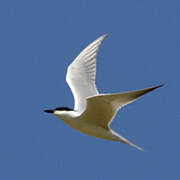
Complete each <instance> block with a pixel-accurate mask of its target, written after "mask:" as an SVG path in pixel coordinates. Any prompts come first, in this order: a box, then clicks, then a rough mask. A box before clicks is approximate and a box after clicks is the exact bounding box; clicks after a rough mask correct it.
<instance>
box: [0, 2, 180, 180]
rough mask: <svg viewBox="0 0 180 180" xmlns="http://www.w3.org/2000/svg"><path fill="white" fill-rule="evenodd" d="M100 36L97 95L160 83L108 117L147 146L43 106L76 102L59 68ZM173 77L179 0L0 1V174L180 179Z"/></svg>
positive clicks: (33, 178) (29, 179) (179, 57)
mask: <svg viewBox="0 0 180 180" xmlns="http://www.w3.org/2000/svg"><path fill="white" fill-rule="evenodd" d="M104 33H108V37H107V38H106V39H105V40H104V41H103V44H102V46H101V48H100V51H99V54H98V61H97V80H96V82H97V87H98V89H99V91H100V92H101V93H110V92H112V93H115V92H121V91H129V90H135V89H140V88H146V87H150V86H154V85H159V84H165V86H164V87H163V88H161V89H158V90H156V91H153V92H152V93H150V94H147V95H145V96H144V97H142V98H141V99H139V100H137V101H136V102H134V103H132V104H130V105H128V106H126V107H125V108H123V109H121V110H120V112H119V113H118V115H117V116H116V118H115V120H114V121H113V124H112V128H113V129H115V130H116V131H117V132H119V133H120V134H121V135H123V136H125V137H126V138H128V139H129V140H131V141H132V142H134V143H135V144H137V145H139V146H140V147H142V148H144V149H145V152H141V151H138V150H136V149H134V148H132V147H129V146H127V145H125V144H122V143H117V142H110V141H106V140H101V139H96V138H93V137H90V136H87V135H84V134H82V133H80V132H77V131H75V130H73V129H72V128H70V127H68V126H67V125H66V124H64V123H63V122H62V121H60V120H59V119H57V118H56V117H54V116H52V115H50V114H46V113H44V112H43V110H44V109H47V108H55V107H58V106H67V107H73V96H72V94H71V91H70V89H69V87H68V85H67V84H66V82H65V75H66V68H67V66H68V65H69V64H70V63H71V62H72V61H73V59H74V58H75V57H76V56H77V55H78V53H79V52H80V51H81V50H82V49H83V48H84V47H85V46H86V45H88V44H89V43H91V42H92V41H93V40H95V39H96V38H97V37H99V36H100V35H102V34H104ZM179 77H180V1H179V0H151V1H147V0H121V1H97V0H96V1H95V0H91V1H90V0H89V1H87V0H74V1H73V0H71V1H69V0H51V1H50V0H48V1H47V0H31V1H25V0H21V1H20V0H16V1H13V0H1V1H0V82H1V86H0V92H1V93H0V112H1V117H0V171H1V172H0V179H2V180H12V179H13V180H14V179H15V180H16V179H17V180H60V179H61V180H92V179H93V180H110V179H118V180H121V179H123V180H126V179H127V180H141V179H143V180H144V179H145V180H152V179H163V180H169V179H173V180H178V179H180V154H179V153H180V140H179V138H180V108H179V103H178V102H179V98H180V95H179V94H180V80H179Z"/></svg>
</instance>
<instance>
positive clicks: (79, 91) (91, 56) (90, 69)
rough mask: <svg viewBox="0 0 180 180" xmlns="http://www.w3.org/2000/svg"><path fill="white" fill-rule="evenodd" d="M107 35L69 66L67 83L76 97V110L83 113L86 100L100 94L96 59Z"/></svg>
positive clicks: (96, 41) (84, 51)
mask: <svg viewBox="0 0 180 180" xmlns="http://www.w3.org/2000/svg"><path fill="white" fill-rule="evenodd" d="M105 37H106V35H103V36H101V37H99V38H98V39H96V40H95V41H94V42H92V43H91V44H90V45H89V46H87V47H86V48H85V49H84V50H83V51H82V52H81V53H80V54H79V55H78V56H77V57H76V58H75V60H74V61H73V62H72V64H70V65H69V67H68V69H67V74H66V81H67V83H68V85H69V87H70V89H71V90H72V93H73V96H74V101H75V104H74V109H75V110H77V111H79V112H83V111H84V110H85V108H86V98H88V97H90V96H94V95H97V94H98V90H97V88H96V84H95V80H96V57H97V53H98V49H99V47H100V45H101V43H102V41H103V39H104V38H105Z"/></svg>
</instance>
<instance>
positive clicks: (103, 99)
mask: <svg viewBox="0 0 180 180" xmlns="http://www.w3.org/2000/svg"><path fill="white" fill-rule="evenodd" d="M106 36H107V35H106V34H105V35H102V36H101V37H99V38H98V39H96V40H95V41H93V42H92V43H91V44H90V45H89V46H87V47H86V48H85V49H84V50H83V51H82V52H81V53H80V54H79V55H78V56H77V57H76V58H75V60H74V61H73V62H72V63H71V64H70V65H69V67H68V68H67V74H66V81H67V83H68V85H69V87H70V89H71V90H72V93H73V96H74V102H75V103H74V109H71V108H68V107H58V108H55V109H51V110H45V112H47V113H52V114H53V115H55V116H57V117H58V118H60V119H61V120H62V121H63V122H64V123H66V124H68V125H69V126H71V127H72V128H74V129H76V130H78V131H80V132H82V133H84V134H87V135H90V136H94V137H97V138H102V139H106V140H112V141H119V142H122V143H125V144H128V145H130V146H132V147H135V148H137V149H138V150H142V151H143V149H142V148H140V147H138V146H136V145H135V144H133V143H132V142H130V141H129V140H127V139H126V138H124V137H123V136H121V135H120V134H118V133H117V132H115V131H114V130H112V129H111V127H110V124H111V122H112V120H113V119H114V117H115V116H116V114H117V112H118V111H119V110H120V109H121V108H122V107H123V106H125V105H127V104H129V103H131V102H133V101H134V100H136V99H137V98H138V97H140V96H142V95H144V94H146V93H148V92H150V91H153V90H155V89H157V88H160V87H162V86H163V85H159V86H154V87H150V88H145V89H140V90H135V91H130V92H123V93H117V94H99V92H98V90H97V88H96V84H95V79H96V57H97V53H98V49H99V47H100V45H101V43H102V41H103V39H104V38H105V37H106Z"/></svg>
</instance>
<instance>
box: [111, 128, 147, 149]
mask: <svg viewBox="0 0 180 180" xmlns="http://www.w3.org/2000/svg"><path fill="white" fill-rule="evenodd" d="M110 131H111V133H112V134H113V135H114V136H115V137H116V141H120V142H122V143H124V144H128V145H129V146H132V147H134V148H136V149H138V150H140V151H144V149H142V148H141V147H139V146H137V145H135V144H133V143H132V142H130V141H129V140H127V139H126V138H125V137H123V136H121V135H120V134H118V133H117V132H115V131H113V130H112V129H111V130H110Z"/></svg>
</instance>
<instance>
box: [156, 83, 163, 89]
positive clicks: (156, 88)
mask: <svg viewBox="0 0 180 180" xmlns="http://www.w3.org/2000/svg"><path fill="white" fill-rule="evenodd" d="M163 86H165V85H164V84H161V85H159V86H155V87H154V89H157V88H160V87H163Z"/></svg>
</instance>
